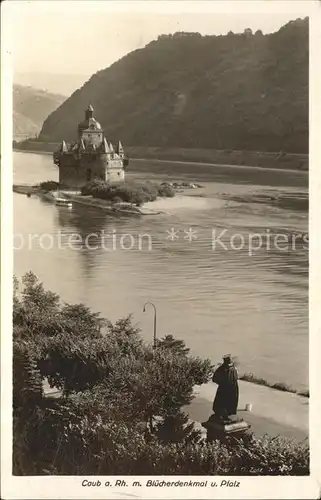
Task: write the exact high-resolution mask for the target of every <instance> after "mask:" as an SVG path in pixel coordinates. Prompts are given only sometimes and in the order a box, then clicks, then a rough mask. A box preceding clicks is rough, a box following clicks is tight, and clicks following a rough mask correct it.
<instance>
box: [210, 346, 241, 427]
mask: <svg viewBox="0 0 321 500" xmlns="http://www.w3.org/2000/svg"><path fill="white" fill-rule="evenodd" d="M212 380H213V382H215V383H216V384H217V385H218V388H217V391H216V395H215V399H214V402H213V411H214V413H215V415H216V417H218V418H219V419H222V420H226V419H228V417H229V416H230V415H236V414H237V405H238V400H239V386H238V373H237V369H236V367H235V365H234V363H233V361H232V357H231V355H230V354H226V355H225V356H223V364H222V365H220V366H219V367H218V368H217V370H215V372H214V375H213V379H212Z"/></svg>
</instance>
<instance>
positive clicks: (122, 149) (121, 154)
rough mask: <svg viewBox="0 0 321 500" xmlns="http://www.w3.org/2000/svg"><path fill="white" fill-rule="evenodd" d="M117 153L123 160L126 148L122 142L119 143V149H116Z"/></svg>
mask: <svg viewBox="0 0 321 500" xmlns="http://www.w3.org/2000/svg"><path fill="white" fill-rule="evenodd" d="M116 153H117V154H118V155H119V156H120V158H123V157H124V148H123V145H122V143H121V142H120V141H118V145H117V148H116Z"/></svg>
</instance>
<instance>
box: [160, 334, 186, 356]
mask: <svg viewBox="0 0 321 500" xmlns="http://www.w3.org/2000/svg"><path fill="white" fill-rule="evenodd" d="M157 347H158V348H159V349H171V351H172V352H175V353H176V354H182V355H187V354H188V353H189V351H190V350H189V348H188V347H186V345H185V342H184V340H179V339H175V337H174V336H173V335H171V334H170V335H165V337H163V338H162V339H158V340H157Z"/></svg>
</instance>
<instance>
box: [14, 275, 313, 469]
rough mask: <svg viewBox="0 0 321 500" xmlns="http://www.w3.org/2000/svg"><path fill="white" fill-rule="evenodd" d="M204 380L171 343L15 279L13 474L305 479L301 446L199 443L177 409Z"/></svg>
mask: <svg viewBox="0 0 321 500" xmlns="http://www.w3.org/2000/svg"><path fill="white" fill-rule="evenodd" d="M210 373H211V363H210V361H209V360H206V359H205V360H202V359H199V358H197V357H194V356H192V355H191V353H190V352H189V349H188V348H187V347H186V346H185V344H184V342H182V341H180V340H177V339H175V338H174V337H173V336H170V335H168V336H166V337H165V338H163V339H160V340H159V341H158V342H157V345H156V347H155V348H152V346H151V345H149V344H148V343H146V342H144V341H143V339H142V337H141V335H140V332H139V330H138V329H137V328H136V327H135V326H134V325H133V324H132V321H131V319H130V317H128V318H124V319H120V320H119V321H117V322H116V323H114V324H113V323H111V322H110V321H108V320H105V319H103V318H102V317H101V316H100V315H99V314H96V313H93V312H92V311H90V309H88V308H87V307H85V306H84V305H83V304H66V303H62V302H61V300H60V298H59V296H58V295H57V294H55V293H53V292H51V291H47V290H45V289H44V287H43V285H42V283H40V282H39V281H38V279H37V278H36V276H35V275H34V274H33V273H31V272H30V273H28V274H26V275H25V276H24V277H23V279H22V281H21V282H18V280H17V279H14V297H13V473H14V474H15V475H48V474H52V475H58V474H61V475H62V474H65V475H83V474H90V475H124V474H132V475H138V474H141V475H156V474H157V475H158V474H161V475H167V474H180V475H193V474H195V475H215V474H222V475H226V474H228V475H232V474H233V475H266V474H271V475H307V474H308V473H309V448H308V444H307V443H306V442H304V443H295V442H293V441H291V440H288V439H283V438H276V439H272V438H269V437H268V436H265V437H264V438H261V439H257V438H255V437H253V439H248V440H246V441H244V442H240V443H238V444H235V443H234V444H232V443H229V442H227V443H226V444H224V445H223V444H220V443H218V442H214V443H211V444H209V443H206V442H205V441H204V440H203V439H202V438H201V436H200V433H199V432H198V431H197V430H196V429H195V428H194V425H193V423H191V422H190V421H188V418H187V416H186V415H185V414H184V412H183V408H184V406H186V405H188V404H189V403H190V401H191V400H192V399H193V387H194V386H195V385H200V384H202V383H204V382H206V381H208V380H209V377H210ZM44 383H48V384H49V385H50V387H52V388H53V387H55V388H57V389H58V390H59V391H60V392H59V395H58V397H57V398H53V397H48V395H45V394H44Z"/></svg>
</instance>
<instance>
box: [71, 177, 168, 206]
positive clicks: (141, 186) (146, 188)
mask: <svg viewBox="0 0 321 500" xmlns="http://www.w3.org/2000/svg"><path fill="white" fill-rule="evenodd" d="M81 194H82V195H84V196H88V195H91V196H93V197H94V198H100V199H103V200H108V201H111V202H112V203H119V202H121V201H122V202H126V203H132V204H134V205H142V204H143V203H146V202H148V201H154V200H156V198H157V197H158V196H161V197H173V196H174V195H175V191H174V190H173V189H172V188H171V187H170V186H161V185H158V184H154V183H151V182H145V183H139V182H124V183H121V184H117V185H112V184H108V183H107V182H105V181H92V182H89V183H88V184H86V185H85V186H84V187H83V188H82V190H81Z"/></svg>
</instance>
